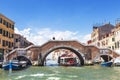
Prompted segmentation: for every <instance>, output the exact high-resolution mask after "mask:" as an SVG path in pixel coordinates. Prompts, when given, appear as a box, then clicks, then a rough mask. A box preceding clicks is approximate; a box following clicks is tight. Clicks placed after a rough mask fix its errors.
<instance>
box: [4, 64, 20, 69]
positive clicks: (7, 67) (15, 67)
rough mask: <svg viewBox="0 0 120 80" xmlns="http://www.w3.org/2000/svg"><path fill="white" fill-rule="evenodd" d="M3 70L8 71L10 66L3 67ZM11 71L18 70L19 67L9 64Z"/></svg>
mask: <svg viewBox="0 0 120 80" xmlns="http://www.w3.org/2000/svg"><path fill="white" fill-rule="evenodd" d="M3 69H4V70H9V69H10V64H6V65H3ZM11 69H12V70H19V69H20V66H19V65H17V64H11Z"/></svg>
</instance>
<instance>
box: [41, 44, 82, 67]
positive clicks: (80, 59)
mask: <svg viewBox="0 0 120 80" xmlns="http://www.w3.org/2000/svg"><path fill="white" fill-rule="evenodd" d="M57 49H67V50H70V51H71V52H73V53H74V54H76V56H77V57H78V59H79V61H80V65H84V58H83V56H82V55H83V54H82V53H81V52H80V51H79V50H77V49H75V48H73V47H70V46H57V47H53V48H50V49H49V50H48V51H47V52H46V53H45V55H44V56H43V60H42V65H43V66H44V62H45V59H46V57H47V56H48V54H50V53H51V52H53V51H55V50H57Z"/></svg>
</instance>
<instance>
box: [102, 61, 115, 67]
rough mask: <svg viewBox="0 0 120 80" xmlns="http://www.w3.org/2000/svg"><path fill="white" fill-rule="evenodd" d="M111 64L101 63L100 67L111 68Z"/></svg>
mask: <svg viewBox="0 0 120 80" xmlns="http://www.w3.org/2000/svg"><path fill="white" fill-rule="evenodd" d="M112 64H113V62H111V61H110V62H102V63H101V66H104V67H111V66H112Z"/></svg>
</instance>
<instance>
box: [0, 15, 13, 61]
mask: <svg viewBox="0 0 120 80" xmlns="http://www.w3.org/2000/svg"><path fill="white" fill-rule="evenodd" d="M14 24H15V23H14V22H13V21H12V20H10V19H9V18H7V17H6V16H4V15H2V14H0V60H1V59H3V55H4V54H5V53H7V52H9V51H11V50H12V49H13V42H14Z"/></svg>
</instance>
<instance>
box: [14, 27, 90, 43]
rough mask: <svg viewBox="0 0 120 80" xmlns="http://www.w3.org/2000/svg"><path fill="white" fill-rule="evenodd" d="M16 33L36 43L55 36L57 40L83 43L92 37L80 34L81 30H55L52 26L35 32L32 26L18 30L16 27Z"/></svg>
mask: <svg viewBox="0 0 120 80" xmlns="http://www.w3.org/2000/svg"><path fill="white" fill-rule="evenodd" d="M15 33H18V34H21V35H22V36H24V37H26V38H27V40H29V41H31V42H33V43H34V44H35V45H41V44H44V43H45V42H47V41H48V40H50V39H52V38H53V37H55V39H56V40H61V39H63V40H78V41H80V42H82V43H86V41H88V40H89V39H90V34H87V35H83V36H82V35H80V33H79V32H77V31H76V32H72V31H58V30H56V31H53V30H52V29H50V28H43V29H39V31H35V32H33V29H31V28H25V29H23V30H18V29H17V28H15Z"/></svg>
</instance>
